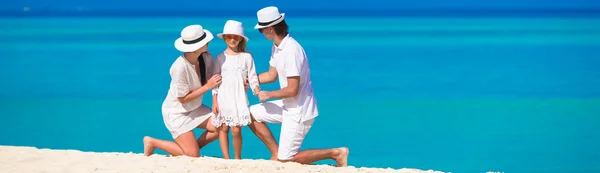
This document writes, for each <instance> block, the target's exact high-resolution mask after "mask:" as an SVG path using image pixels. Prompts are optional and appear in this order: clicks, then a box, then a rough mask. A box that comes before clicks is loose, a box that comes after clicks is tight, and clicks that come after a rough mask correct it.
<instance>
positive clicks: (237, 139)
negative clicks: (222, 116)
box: [231, 126, 242, 159]
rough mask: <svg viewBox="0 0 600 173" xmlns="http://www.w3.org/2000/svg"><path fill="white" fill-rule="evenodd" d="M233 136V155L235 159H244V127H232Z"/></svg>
mask: <svg viewBox="0 0 600 173" xmlns="http://www.w3.org/2000/svg"><path fill="white" fill-rule="evenodd" d="M231 135H232V136H233V154H234V158H235V159H242V127H240V126H233V127H231Z"/></svg>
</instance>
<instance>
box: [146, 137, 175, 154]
mask: <svg viewBox="0 0 600 173" xmlns="http://www.w3.org/2000/svg"><path fill="white" fill-rule="evenodd" d="M155 148H158V149H161V150H163V151H165V152H167V153H169V154H170V155H173V156H179V155H183V150H181V147H179V145H177V144H176V143H175V142H172V141H165V140H160V139H155V138H152V137H150V136H144V155H145V156H150V155H152V154H154V149H155Z"/></svg>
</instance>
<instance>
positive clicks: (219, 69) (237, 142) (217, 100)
mask: <svg viewBox="0 0 600 173" xmlns="http://www.w3.org/2000/svg"><path fill="white" fill-rule="evenodd" d="M217 36H218V37H219V38H222V39H224V40H225V43H227V49H226V50H225V51H224V52H223V53H221V54H219V55H218V56H217V62H216V64H215V72H214V74H221V77H222V82H221V84H220V86H218V87H217V88H214V89H213V112H214V115H215V118H213V120H212V124H213V125H214V126H215V127H217V128H218V130H219V143H220V144H221V151H222V152H223V158H225V159H230V158H229V137H228V133H229V127H231V131H232V136H233V148H234V154H235V159H241V152H242V134H241V127H242V126H246V125H248V124H250V122H251V119H250V111H249V110H248V96H247V95H246V91H245V88H244V82H245V79H248V81H249V85H250V88H252V92H253V93H254V94H255V95H256V94H257V93H258V92H259V91H260V89H259V87H258V77H257V75H256V71H255V69H254V60H253V59H252V55H250V53H248V52H247V51H246V42H247V41H248V38H247V37H246V36H244V28H243V25H242V23H241V22H238V21H234V20H228V21H227V22H226V23H225V27H224V28H223V33H221V34H217Z"/></svg>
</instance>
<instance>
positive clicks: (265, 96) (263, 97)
mask: <svg viewBox="0 0 600 173" xmlns="http://www.w3.org/2000/svg"><path fill="white" fill-rule="evenodd" d="M258 99H259V100H260V102H265V101H267V100H269V99H271V97H270V96H269V92H267V91H260V92H258Z"/></svg>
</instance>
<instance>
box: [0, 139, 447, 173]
mask: <svg viewBox="0 0 600 173" xmlns="http://www.w3.org/2000/svg"><path fill="white" fill-rule="evenodd" d="M0 163H1V164H0V172H14V173H17V172H27V173H36V172H73V173H82V172H103V173H108V172H127V173H134V172H186V173H187V172H203V173H217V172H219V173H220V172H246V173H254V172H285V173H292V172H340V173H353V172H361V173H380V172H386V173H387V172H390V173H392V172H393V173H423V172H427V173H438V172H439V171H433V170H419V169H410V168H402V169H392V168H365V167H361V168H356V167H353V166H349V167H341V168H338V167H334V166H330V165H302V164H298V163H281V162H276V161H270V160H251V159H242V160H224V159H220V158H215V157H200V158H192V157H187V156H178V157H168V156H166V155H160V154H154V155H151V156H144V155H143V154H141V153H132V152H130V153H119V152H83V151H79V150H55V149H48V148H42V149H38V148H35V147H29V146H6V145H0ZM439 173H441V172H439Z"/></svg>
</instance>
